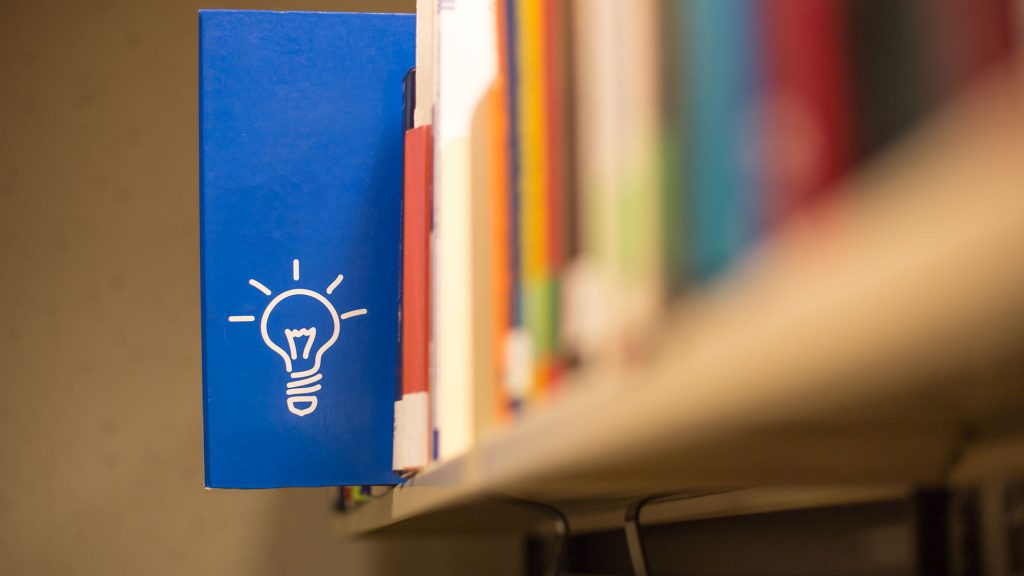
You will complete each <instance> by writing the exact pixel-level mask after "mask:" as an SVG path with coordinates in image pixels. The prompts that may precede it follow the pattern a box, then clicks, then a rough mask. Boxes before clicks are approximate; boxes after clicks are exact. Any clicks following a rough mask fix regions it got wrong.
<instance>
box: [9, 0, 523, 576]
mask: <svg viewBox="0 0 1024 576" xmlns="http://www.w3.org/2000/svg"><path fill="white" fill-rule="evenodd" d="M412 5H413V2H412V1H411V0H409V1H404V2H362V3H356V2H342V1H338V2H308V1H304V2H284V1H279V2H276V3H274V2H264V3H257V2H226V1H224V0H216V1H215V2H214V3H209V4H203V5H201V4H198V3H195V2H190V1H176V0H158V1H157V0H110V1H84V0H67V1H63V2H44V1H39V0H27V1H17V2H11V1H10V0H7V1H5V2H3V5H2V6H0V83H2V90H0V195H2V199H3V202H2V205H0V303H2V304H0V313H2V315H0V316H2V320H0V361H2V363H0V366H2V368H0V375H2V377H3V378H2V381H0V386H2V388H0V390H2V391H3V396H2V398H0V574H4V575H15V574H33V575H34V574H44V575H45V574H67V573H72V574H218V575H230V574H284V573H304V574H316V573H328V572H331V573H337V574H373V573H388V574H390V573H395V574H401V573H416V574H430V573H438V574H456V573H462V574H487V573H515V566H516V565H515V562H516V555H515V549H516V548H515V544H514V542H513V541H511V540H503V541H496V540H479V541H474V540H466V539H460V540H457V541H387V542H379V541H369V542H367V541H359V542H348V541H345V540H343V539H341V538H338V537H334V536H331V535H330V533H329V530H328V524H327V521H328V506H327V500H328V496H327V493H326V491H324V490H296V491H255V492H235V491H218V492H207V491H204V490H203V489H202V440H201V438H202V426H201V411H200V347H199V263H198V249H199V247H198V213H197V157H196V141H197V134H196V108H197V105H196V60H197V54H196V22H197V19H196V14H195V12H196V10H197V9H198V8H199V7H200V6H203V7H211V8H224V7H256V8H275V7H277V8H281V7H286V8H288V9H301V8H314V9H329V10H345V9H372V10H374V11H389V10H395V9H405V10H407V11H408V10H411V8H412Z"/></svg>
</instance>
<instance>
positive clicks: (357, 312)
mask: <svg viewBox="0 0 1024 576" xmlns="http://www.w3.org/2000/svg"><path fill="white" fill-rule="evenodd" d="M363 314H366V308H359V309H358V310H349V311H348V312H345V313H344V314H342V315H341V316H339V318H341V319H342V320H348V319H349V318H354V317H355V316H362V315H363Z"/></svg>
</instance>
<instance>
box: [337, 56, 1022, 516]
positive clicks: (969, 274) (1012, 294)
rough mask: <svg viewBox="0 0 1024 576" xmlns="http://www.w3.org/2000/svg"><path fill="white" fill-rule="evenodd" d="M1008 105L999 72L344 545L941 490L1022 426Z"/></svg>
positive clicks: (1011, 107)
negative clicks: (851, 491)
mask: <svg viewBox="0 0 1024 576" xmlns="http://www.w3.org/2000/svg"><path fill="white" fill-rule="evenodd" d="M1022 101H1024V89H1022V86H1021V83H1020V80H1019V78H1017V77H1016V76H1012V75H1011V76H1001V77H999V78H995V79H993V80H992V81H991V82H989V83H988V84H986V85H984V86H982V87H980V88H979V89H977V90H975V91H974V92H972V93H971V94H969V95H967V96H965V97H964V98H962V99H960V100H959V101H958V102H957V103H955V104H954V105H952V106H951V107H950V108H949V109H948V110H947V111H946V112H944V113H942V114H940V115H938V116H937V117H936V118H935V119H934V120H933V121H932V122H931V123H930V124H929V125H927V126H925V127H923V128H922V129H921V130H919V131H918V132H916V133H915V134H913V135H911V136H910V137H908V138H907V140H906V141H905V142H902V143H901V144H900V145H899V147H897V148H895V149H893V150H892V151H891V152H890V153H888V154H887V155H886V156H885V157H884V158H882V159H880V160H879V161H877V162H875V163H874V164H872V165H871V166H870V167H868V168H867V169H865V170H863V171H861V172H860V173H858V174H857V176H856V178H854V179H853V180H852V181H850V182H848V183H847V184H846V185H845V186H844V190H842V191H841V193H840V194H838V195H837V198H839V199H840V200H839V201H837V202H836V203H835V204H834V205H831V206H829V207H826V208H823V209H821V210H819V211H817V212H816V213H813V214H807V215H806V216H805V217H803V218H800V219H798V221H796V222H794V223H793V225H791V226H789V227H788V228H787V230H786V231H785V233H784V234H781V235H779V236H777V237H774V238H771V239H768V240H766V241H765V242H764V243H763V244H762V247H761V248H760V249H758V251H757V252H756V253H754V254H752V255H751V256H750V257H749V258H748V259H747V260H746V261H745V262H744V263H743V264H742V265H741V266H739V267H738V268H737V269H736V270H735V271H734V272H733V273H731V274H730V275H729V276H728V277H725V278H723V279H722V280H721V281H720V282H718V283H717V284H716V285H714V286H707V287H702V288H701V289H700V290H699V291H695V295H694V296H692V297H689V298H687V299H685V300H683V301H680V302H678V303H677V304H675V305H674V306H673V307H672V309H671V310H669V311H668V312H667V313H666V321H665V323H664V327H663V329H662V332H661V333H660V334H658V335H657V337H656V338H655V339H654V340H655V341H656V344H655V345H654V346H653V348H652V351H651V356H650V359H649V361H647V362H645V363H643V364H639V365H634V366H622V367H612V368H609V367H603V368H602V369H601V370H600V371H598V370H596V369H594V370H591V371H590V372H585V371H584V372H582V373H580V374H577V375H576V376H575V377H574V380H573V382H571V383H570V384H569V385H568V386H567V391H566V393H565V395H564V397H562V398H560V399H559V401H558V402H557V403H553V405H551V406H549V407H546V408H545V409H543V410H537V411H536V412H535V413H532V414H528V415H527V417H526V418H524V420H523V421H522V422H519V423H516V425H514V426H513V427H511V428H510V429H508V430H501V431H495V432H494V433H493V434H491V435H490V436H488V437H486V438H485V439H483V440H482V441H481V442H480V443H479V444H478V446H477V447H476V448H475V449H474V450H472V451H471V452H470V453H468V454H466V455H464V456H463V457H462V458H459V459H457V460H455V461H451V462H442V463H437V464H435V465H432V466H431V467H429V468H427V469H426V470H424V471H422V472H421V473H420V474H419V475H417V476H416V477H415V478H414V479H413V480H411V481H410V482H408V483H407V484H406V485H404V486H401V487H398V488H396V489H395V490H394V491H393V492H392V493H391V494H389V495H388V496H386V497H384V498H381V499H379V500H376V501H374V502H371V503H369V504H367V505H364V506H362V507H360V508H359V509H357V510H354V511H351V512H349V513H346V514H343V515H340V516H339V518H338V526H339V528H340V529H341V530H342V531H344V532H346V533H350V534H353V533H354V534H360V533H367V532H372V531H377V530H381V529H383V528H387V527H391V526H396V527H399V526H403V527H409V528H415V527H417V526H422V527H429V528H431V529H444V528H451V529H457V528H460V527H461V528H470V529H478V528H481V527H488V526H490V527H493V526H491V524H493V522H494V518H495V515H494V514H489V513H486V512H485V511H486V507H488V506H492V507H493V506H506V507H510V509H514V508H515V507H514V506H510V505H508V504H502V503H500V502H496V501H494V500H491V499H489V496H490V495H494V494H504V495H511V496H516V497H522V498H530V499H537V500H544V501H551V502H557V503H559V505H560V506H561V507H562V508H564V509H566V510H569V511H570V512H572V511H574V510H576V511H580V510H583V511H585V512H583V513H581V514H580V516H579V517H580V518H583V517H587V515H588V514H589V517H590V518H591V519H593V518H599V517H600V516H601V514H602V513H603V512H601V510H602V509H604V510H613V509H617V507H621V506H623V503H624V502H626V501H628V500H629V499H630V498H634V497H636V496H638V495H641V494H650V493H660V492H676V491H682V490H692V489H694V488H699V489H702V490H705V491H707V490H711V491H719V492H720V491H724V490H727V489H732V488H737V487H752V486H791V487H792V486H796V487H808V488H806V490H807V491H808V492H807V493H815V492H814V490H812V489H810V488H809V487H811V486H837V485H847V486H849V485H860V486H897V487H899V486H909V485H912V484H916V483H932V482H940V481H947V480H950V479H952V478H953V477H954V476H956V475H957V470H958V467H960V466H963V465H965V464H964V462H965V461H968V462H974V461H977V460H978V458H979V457H976V456H973V455H972V454H973V453H972V449H973V446H974V443H975V442H978V441H981V440H987V439H991V438H1002V437H1004V436H1008V435H1012V434H1014V433H1016V432H1017V431H1016V430H1015V421H1016V420H1017V419H1019V414H1020V412H1019V410H1020V408H1021V407H1024V386H1020V385H1019V379H1017V376H1019V375H1020V374H1021V371H1019V370H1017V369H1016V363H1017V362H1018V360H1017V356H1018V355H1019V353H1020V352H1021V349H1022V348H1024V346H1022V343H1024V338H1022V336H1024V107H1022V106H1021V105H1020V102H1022ZM1010 453H1012V454H1017V455H1018V456H1019V455H1021V454H1024V451H1021V450H1016V451H1012V450H1011V451H1010ZM981 458H982V460H984V457H981ZM990 461H991V458H989V460H988V461H985V462H988V464H984V465H991V462H990ZM1020 465H1021V463H1020V462H1016V463H1015V466H1017V468H1018V469H1021V466H1020ZM977 466H982V465H980V464H979V465H975V467H977ZM815 490H816V489H815ZM818 494H819V495H820V491H819V492H818ZM796 500H797V501H808V500H807V499H803V500H801V499H799V498H797V499H796ZM809 501H817V500H815V499H814V498H810V500H809ZM501 518H502V526H501V527H500V528H504V529H516V530H518V529H523V528H525V527H528V526H530V525H531V523H536V521H537V517H536V515H535V514H534V515H531V514H527V513H525V512H523V513H521V514H519V515H516V514H503V515H502V516H501ZM609 518H613V519H614V518H615V516H614V514H613V515H611V516H609ZM607 522H608V521H600V520H596V521H593V522H591V524H592V525H593V526H595V527H597V526H601V525H603V524H604V523H607ZM584 524H585V522H584Z"/></svg>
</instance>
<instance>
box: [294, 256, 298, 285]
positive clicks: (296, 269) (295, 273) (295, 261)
mask: <svg viewBox="0 0 1024 576" xmlns="http://www.w3.org/2000/svg"><path fill="white" fill-rule="evenodd" d="M292 280H295V281H296V282H298V281H299V259H298V258H296V259H294V260H292Z"/></svg>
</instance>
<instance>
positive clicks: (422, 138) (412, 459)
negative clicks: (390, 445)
mask: <svg viewBox="0 0 1024 576" xmlns="http://www.w3.org/2000/svg"><path fill="white" fill-rule="evenodd" d="M432 146H433V137H432V135H431V126H430V125H429V124H427V125H425V126H420V127H418V128H413V129H412V130H408V131H407V132H406V133H405V184H404V203H403V212H404V218H403V224H402V231H403V258H402V286H403V291H404V294H403V298H402V400H401V402H402V403H404V406H403V407H401V408H399V407H396V412H395V419H396V420H395V421H396V443H395V445H396V447H399V448H401V450H402V457H401V458H399V457H398V453H397V451H396V463H397V464H396V469H399V470H406V469H409V468H417V467H422V466H425V465H426V464H427V462H428V456H429V454H430V436H431V434H430V417H429V393H430V386H429V370H430V368H429V351H430V350H429V338H430V301H431V298H430V289H431V287H430V254H429V246H430V210H431V208H430V196H431V194H430V188H431V184H432V182H433V176H432V172H433V157H432V153H431V152H432ZM399 437H400V438H399ZM398 464H400V465H398Z"/></svg>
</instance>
